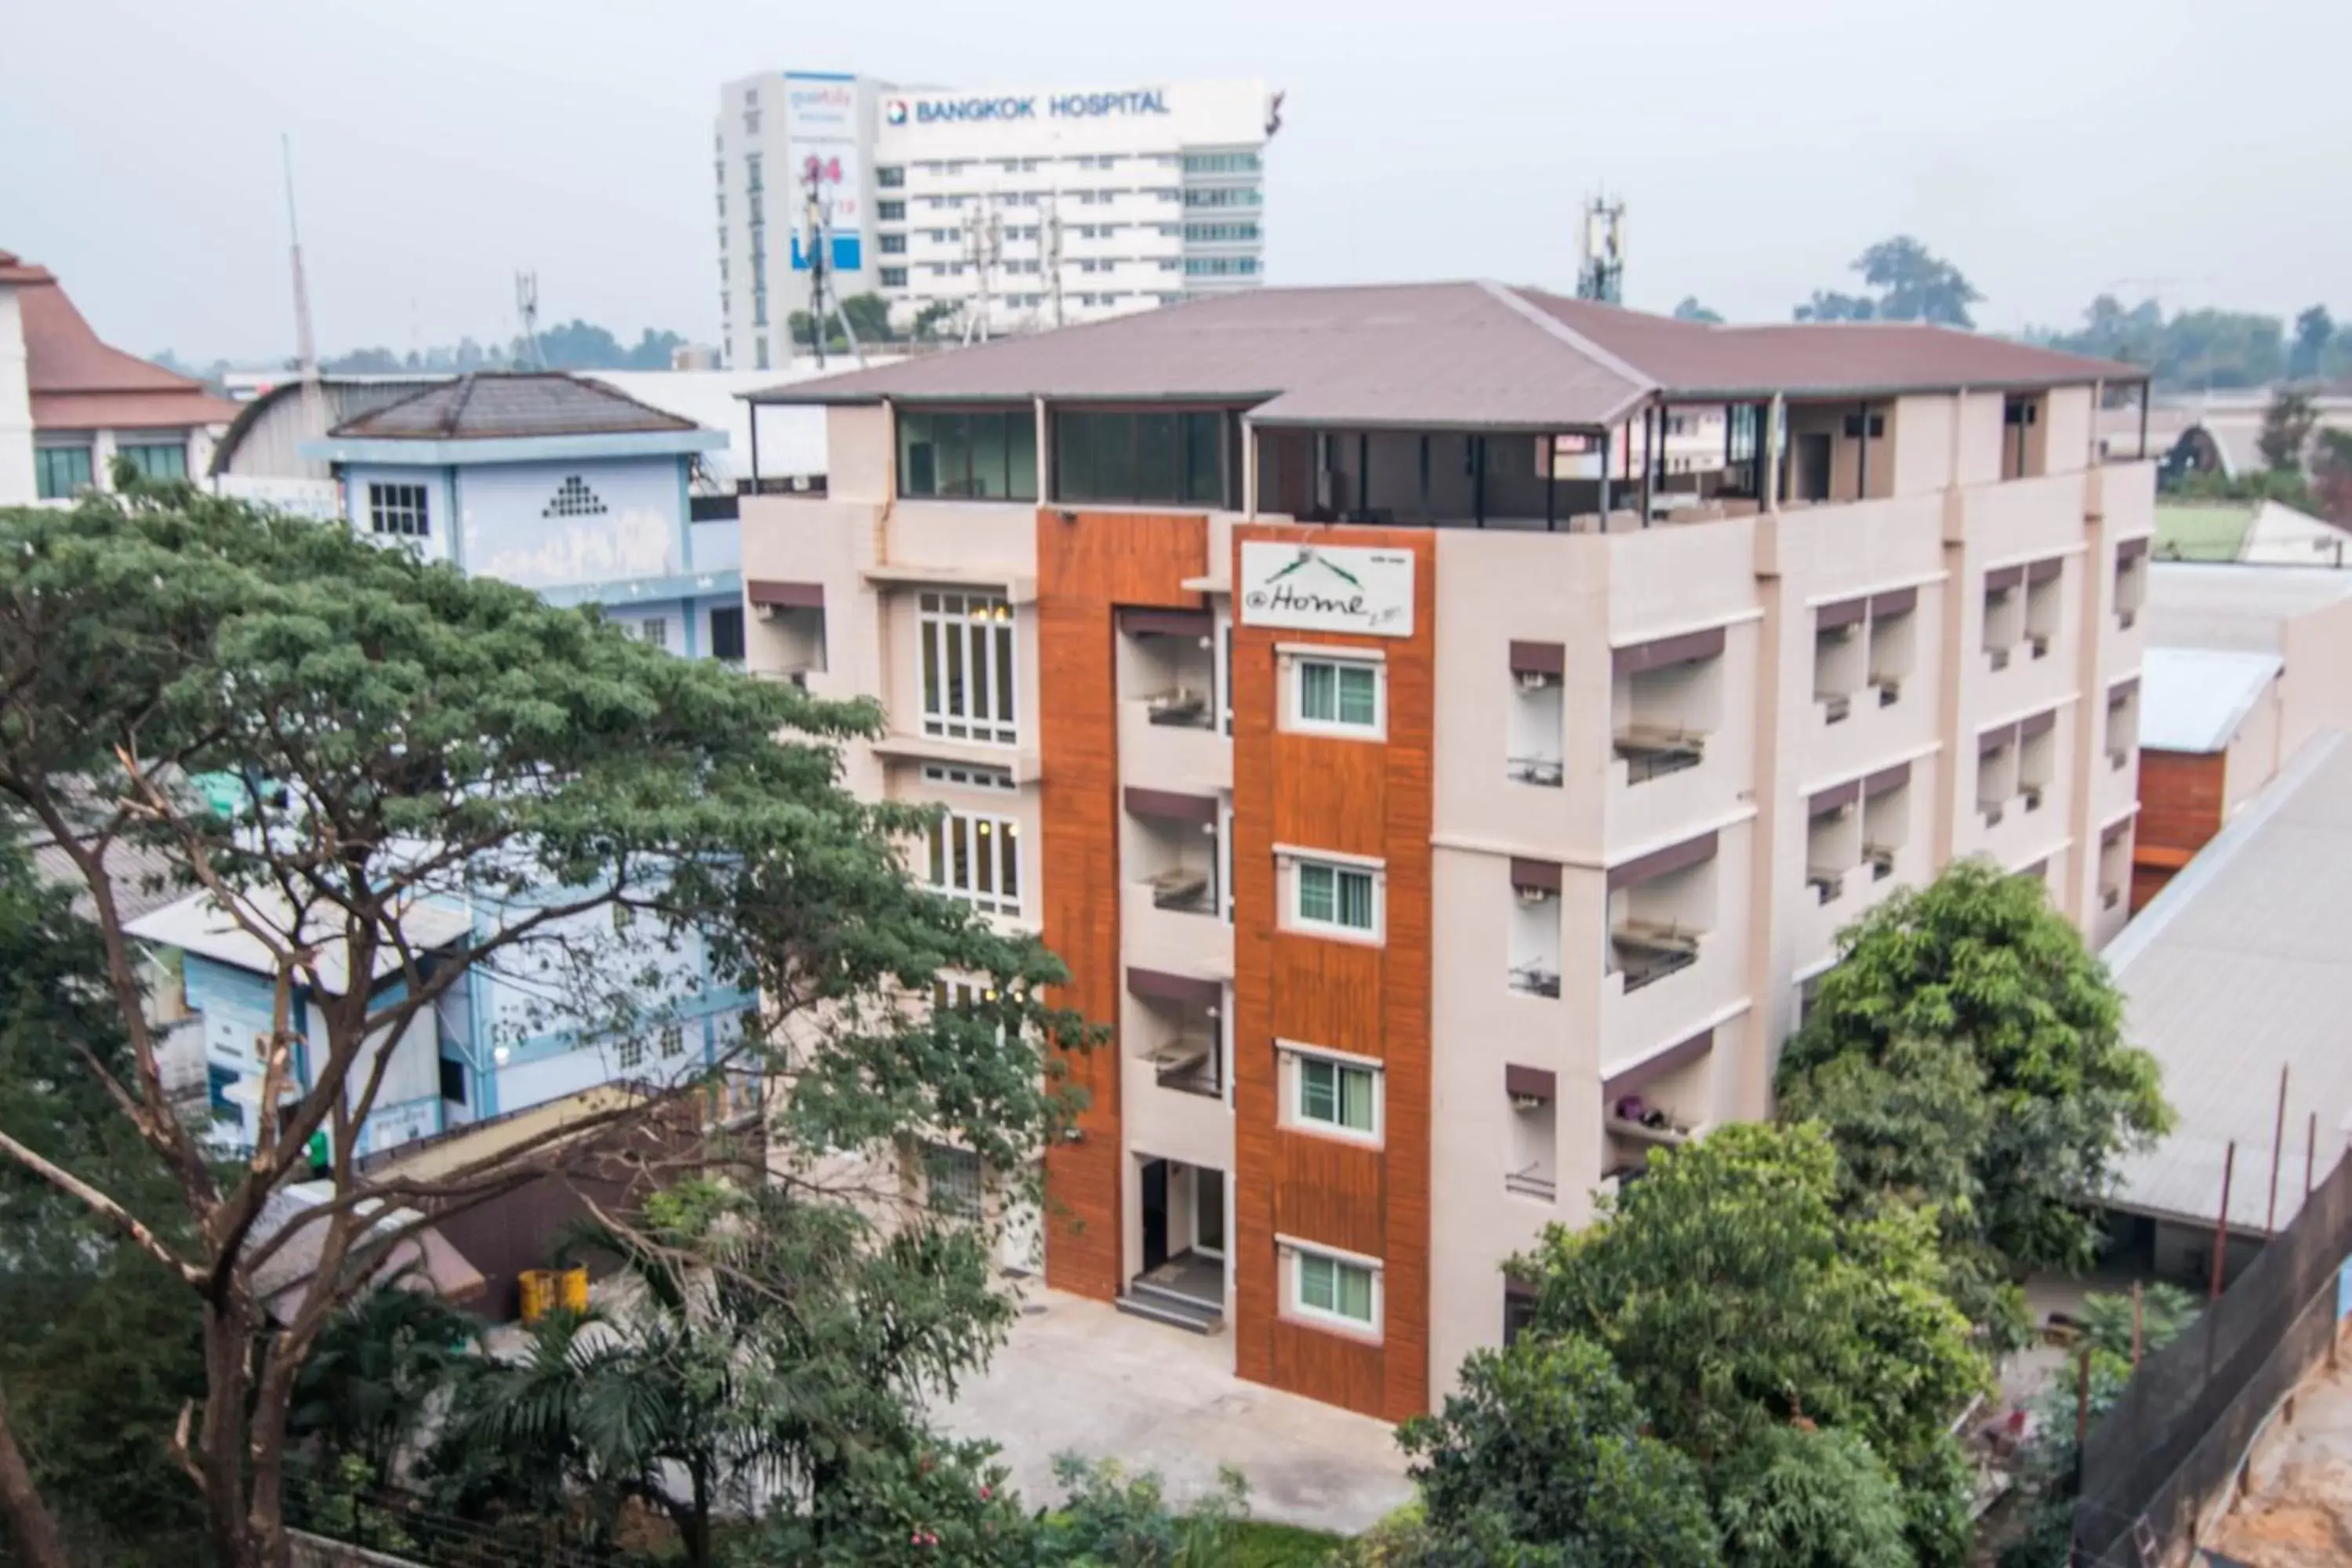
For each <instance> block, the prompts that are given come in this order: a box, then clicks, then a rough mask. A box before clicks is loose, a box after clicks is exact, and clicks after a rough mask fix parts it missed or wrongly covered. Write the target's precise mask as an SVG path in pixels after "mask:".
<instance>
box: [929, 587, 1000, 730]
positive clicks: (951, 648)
mask: <svg viewBox="0 0 2352 1568" xmlns="http://www.w3.org/2000/svg"><path fill="white" fill-rule="evenodd" d="M950 606H952V607H950ZM915 639H916V661H915V662H916V677H915V679H916V682H917V684H918V685H919V687H920V688H921V691H920V693H919V696H920V700H921V704H922V712H923V733H924V734H926V735H936V736H938V737H940V739H942V740H949V741H970V742H973V743H974V744H977V745H982V746H1014V745H1018V744H1020V729H1021V630H1020V623H1019V621H1018V620H1017V619H1016V618H1015V616H1014V615H1013V605H1012V602H1011V601H1010V600H1008V599H1006V598H1005V596H1004V595H1002V594H967V593H961V592H948V591H945V590H940V589H930V588H927V589H924V590H923V591H922V592H921V593H919V594H918V595H916V597H915ZM950 655H952V656H953V658H950ZM950 664H954V665H957V666H960V667H961V669H962V672H963V676H962V682H963V684H962V691H961V702H960V703H957V702H954V701H951V700H950V690H949V682H948V679H947V672H948V669H949V668H950ZM975 699H977V700H975ZM1000 707H1003V708H1004V709H1005V711H1003V712H999V711H998V709H999V708H1000Z"/></svg>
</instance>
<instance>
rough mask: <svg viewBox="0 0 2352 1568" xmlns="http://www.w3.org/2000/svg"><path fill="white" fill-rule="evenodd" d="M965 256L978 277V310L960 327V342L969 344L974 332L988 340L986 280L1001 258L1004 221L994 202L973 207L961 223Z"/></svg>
mask: <svg viewBox="0 0 2352 1568" xmlns="http://www.w3.org/2000/svg"><path fill="white" fill-rule="evenodd" d="M964 254H965V255H966V256H967V257H969V258H971V265H972V268H973V270H975V271H976V272H978V273H979V274H980V310H979V311H978V313H977V314H975V315H973V316H971V317H970V318H969V319H967V320H966V321H965V322H964V324H963V341H964V342H967V343H968V342H971V340H972V335H973V334H974V333H975V332H977V333H978V334H979V337H980V341H981V342H987V341H988V306H989V298H988V279H989V276H990V274H992V272H994V271H995V270H996V268H997V266H998V265H999V264H1000V263H1002V262H1003V259H1004V219H1003V216H1000V215H999V214H998V212H997V210H996V204H995V203H994V202H988V203H986V204H985V205H983V206H980V207H975V208H973V209H972V211H971V216H969V217H967V218H966V219H965V220H964Z"/></svg>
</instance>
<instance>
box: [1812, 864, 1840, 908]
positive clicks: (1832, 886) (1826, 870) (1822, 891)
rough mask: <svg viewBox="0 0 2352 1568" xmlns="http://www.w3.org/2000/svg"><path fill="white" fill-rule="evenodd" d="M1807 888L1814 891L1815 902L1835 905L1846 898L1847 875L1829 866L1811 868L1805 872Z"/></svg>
mask: <svg viewBox="0 0 2352 1568" xmlns="http://www.w3.org/2000/svg"><path fill="white" fill-rule="evenodd" d="M1805 886H1806V887H1808V888H1811V889H1812V890H1813V902H1815V903H1817V904H1833V903H1836V902H1837V901H1838V900H1840V899H1842V898H1843V897H1844V896H1845V873H1844V872H1843V871H1842V870H1838V869H1836V868H1832V867H1828V866H1811V867H1808V868H1806V870H1805Z"/></svg>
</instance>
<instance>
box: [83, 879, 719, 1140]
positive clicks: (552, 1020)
mask: <svg viewBox="0 0 2352 1568" xmlns="http://www.w3.org/2000/svg"><path fill="white" fill-rule="evenodd" d="M243 903H244V906H245V912H246V913H247V916H248V917H250V918H251V919H252V920H253V921H256V922H257V923H258V924H259V925H260V926H261V927H262V928H263V929H265V930H268V931H270V932H271V933H272V934H273V936H276V937H279V938H282V939H286V940H285V943H284V944H285V945H287V946H289V947H290V946H293V945H296V943H295V942H293V940H292V939H294V938H295V937H297V936H299V937H300V938H301V939H302V943H303V944H308V945H314V946H315V947H316V949H317V951H318V960H317V964H316V973H317V985H316V987H315V991H316V992H323V993H326V994H331V995H340V994H344V993H345V992H346V991H347V989H348V988H349V987H350V986H351V985H352V984H354V982H353V980H352V976H351V974H350V973H349V964H348V963H346V962H345V961H344V960H345V949H344V944H343V943H342V942H341V937H340V934H336V935H332V936H327V935H325V934H324V933H321V932H317V931H302V932H299V933H298V932H295V931H292V930H291V929H290V928H291V926H292V924H293V921H292V919H291V916H290V914H289V910H288V906H287V905H286V904H285V902H284V900H281V899H279V898H278V897H276V896H275V895H272V894H269V893H266V892H262V891H258V890H255V891H249V892H247V894H245V895H244V897H243ZM526 913H528V906H526V905H521V904H515V905H507V906H500V905H492V904H481V905H477V906H475V907H472V908H468V907H466V906H464V905H462V904H460V903H458V902H457V901H456V900H434V901H432V902H430V903H420V904H417V905H415V906H413V907H411V908H410V909H409V910H407V911H406V912H405V913H404V915H403V916H402V917H401V927H402V931H403V932H404V935H405V936H406V938H407V940H408V942H410V944H411V945H412V946H413V947H414V948H415V950H416V951H417V952H419V954H420V955H423V956H424V957H425V962H427V963H459V964H462V963H465V962H466V957H465V954H466V952H467V948H468V947H469V946H473V945H476V944H478V943H480V942H484V941H486V940H487V939H488V938H489V937H491V936H492V935H494V934H495V933H496V932H497V931H498V930H499V927H500V924H501V922H502V921H508V920H511V919H517V918H520V916H522V915H524V914H526ZM571 923H573V924H576V926H577V927H578V930H577V931H576V932H574V933H572V934H574V935H575V936H576V938H577V939H578V940H577V942H575V943H572V944H562V945H567V946H570V947H571V948H572V952H573V955H574V957H575V959H577V960H579V961H581V962H587V963H595V962H598V960H599V958H600V957H601V956H603V955H607V954H612V953H614V952H618V951H621V950H624V949H625V950H626V951H627V952H628V962H629V963H633V964H641V963H646V962H647V960H648V957H649V956H654V955H657V959H656V961H657V962H658V963H659V965H660V968H661V970H662V977H661V980H660V982H659V984H656V986H654V987H653V988H652V989H651V990H650V992H649V993H648V994H646V995H645V996H644V997H642V998H641V999H640V1000H639V1002H638V1004H637V1005H638V1009H639V1011H638V1016H637V1017H636V1018H635V1020H634V1021H633V1023H632V1024H631V1025H630V1026H626V1027H620V1028H599V1029H597V1030H596V1031H595V1032H593V1033H590V1032H587V1031H585V1030H583V1028H582V1027H580V1026H579V1024H580V1020H578V1019H577V1018H576V1017H573V1016H567V1008H566V1002H567V1000H568V994H567V987H566V984H565V978H564V976H563V975H562V973H558V972H556V970H555V969H554V968H553V967H552V964H551V962H550V961H548V960H546V959H544V958H542V959H540V960H536V961H534V960H533V959H531V958H530V957H528V956H526V955H524V954H522V953H520V952H515V951H511V950H510V951H509V952H508V953H507V954H506V955H505V957H504V960H503V962H502V963H500V964H499V969H498V971H497V973H492V972H491V971H489V970H488V969H487V968H484V967H482V966H475V967H473V968H471V969H470V970H468V972H467V973H466V974H465V976H464V977H463V978H462V980H461V981H460V982H459V983H458V984H455V985H452V986H451V987H450V988H449V989H448V990H447V991H446V993H444V994H443V995H442V996H441V998H440V999H439V1000H438V1002H437V1003H436V1005H434V1006H433V1007H432V1008H430V1009H426V1010H423V1011H420V1012H419V1013H418V1014H417V1015H416V1016H415V1017H414V1018H412V1019H411V1020H410V1022H409V1024H408V1026H407V1027H406V1028H405V1029H404V1031H403V1032H402V1034H401V1035H400V1037H399V1038H397V1039H394V1040H390V1041H387V1042H384V1043H383V1047H382V1048H383V1049H385V1050H386V1051H387V1053H388V1056H389V1060H388V1062H387V1064H386V1067H385V1070H384V1074H383V1083H382V1085H381V1087H380V1088H379V1089H378V1090H377V1093H376V1098H375V1102H374V1105H373V1108H372V1109H371V1111H370V1114H369V1116H368V1118H367V1121H365V1122H364V1123H363V1124H362V1127H361V1129H360V1133H359V1141H358V1149H357V1151H356V1152H358V1153H360V1154H373V1153H377V1152H382V1151H383V1150H386V1149H390V1148H394V1147H396V1146H398V1145H399V1144H402V1143H405V1142H409V1141H411V1140H413V1139H416V1138H425V1137H431V1136H433V1135H435V1134H436V1133H440V1132H445V1131H450V1130H452V1129H455V1128H458V1127H462V1126H464V1125H466V1124H467V1123H468V1122H472V1121H483V1120H486V1119H488V1118H490V1117H495V1116H500V1115H506V1114H510V1113H512V1112H515V1111H518V1110H528V1109H530V1107H532V1106H535V1105H543V1104H545V1103H547V1102H548V1101H550V1100H560V1099H562V1098H563V1097H564V1096H566V1095H572V1094H576V1093H578V1092H580V1091H581V1090H583V1089H593V1088H594V1087H595V1086H596V1085H598V1084H603V1083H609V1082H613V1081H614V1080H616V1079H625V1080H630V1081H635V1082H642V1083H674V1082H677V1081H680V1080H683V1079H689V1078H697V1077H700V1076H703V1075H704V1074H706V1073H707V1072H708V1071H709V1069H710V1068H712V1067H713V1066H714V1065H715V1064H717V1063H718V1062H719V1061H720V1060H721V1059H722V1058H724V1057H726V1056H727V1055H728V1054H729V1053H730V1051H731V1050H732V1048H733V1047H734V1046H735V1044H736V1043H737V1042H738V1041H739V1040H740V1038H741V1037H742V1030H743V1026H744V1023H745V1021H746V1016H747V1014H748V1013H749V1011H750V1010H751V1007H752V1006H753V1005H755V1001H756V998H755V997H754V995H753V994H751V992H748V991H739V990H734V989H731V988H728V987H723V986H719V985H717V984H713V983H712V981H711V977H710V974H709V966H708V963H707V960H706V957H705V954H704V952H703V949H702V945H701V943H700V942H699V940H698V938H697V937H696V936H695V935H694V933H692V932H690V931H687V932H681V933H679V937H678V941H677V946H676V951H674V952H667V951H662V944H661V943H660V942H657V941H656V940H654V939H655V938H656V936H657V935H658V934H659V933H656V932H652V931H647V932H645V933H643V940H638V939H636V936H635V933H631V934H630V935H629V936H626V937H624V936H623V935H621V933H620V932H618V931H616V930H615V929H614V926H613V923H612V919H611V916H610V915H609V914H607V913H605V912H604V911H597V912H595V913H593V914H583V915H581V916H578V917H575V918H574V921H573V922H571ZM128 929H129V931H130V932H131V935H133V936H136V937H138V938H140V939H141V940H142V941H144V942H148V943H149V944H150V945H151V946H152V947H153V948H155V949H157V950H160V951H162V952H169V953H172V954H173V955H175V959H176V962H175V964H174V965H173V966H172V967H176V969H177V971H178V973H179V974H180V977H181V988H182V995H181V998H180V999H181V1000H182V1001H184V1004H185V1006H186V1008H187V1010H188V1012H189V1013H191V1014H192V1015H194V1016H197V1017H199V1018H201V1019H202V1023H203V1036H204V1060H205V1072H206V1074H207V1075H208V1078H209V1080H210V1092H211V1100H212V1110H213V1119H214V1121H215V1125H216V1127H217V1128H218V1129H219V1132H220V1137H221V1139H222V1141H223V1142H226V1143H231V1144H238V1145H244V1144H249V1143H250V1142H252V1140H253V1132H254V1127H255V1120H256V1114H257V1109H258V1107H259V1104H260V1097H261V1094H262V1090H263V1079H264V1075H265V1071H266V1068H267V1058H268V1046H269V1042H270V1039H271V1029H272V1025H271V1018H272V1013H273V1009H274V1007H275V1005H276V1000H277V984H278V972H277V966H276V963H275V961H274V960H273V958H272V957H271V955H270V952H269V951H268V948H266V947H265V946H264V945H263V944H262V943H261V942H258V941H257V940H255V938H254V937H253V935H252V934H251V933H250V931H248V930H247V928H246V927H245V925H244V924H243V923H241V922H240V921H236V920H235V919H233V918H231V917H230V915H229V914H228V913H227V912H226V911H225V910H223V909H222V908H221V907H220V905H219V904H218V903H217V902H215V900H214V898H213V896H212V895H211V894H210V893H195V894H191V895H189V896H188V897H186V898H183V899H181V900H178V901H176V902H174V903H171V904H167V905H165V906H163V908H161V909H158V910H152V911H150V912H149V913H147V914H144V915H142V916H141V917H139V918H138V919H137V920H135V921H131V922H130V925H129V927H128ZM366 984H367V986H368V993H369V999H370V1004H371V1007H372V1009H382V1008H384V1007H389V1006H391V1005H394V1004H396V1003H397V1002H398V1001H399V1000H400V995H401V990H400V988H401V985H402V980H401V977H400V973H399V969H398V960H397V958H396V957H395V956H394V955H393V954H391V953H390V952H386V953H384V954H381V955H379V961H378V964H377V972H376V973H374V974H373V976H370V977H369V978H368V980H367V982H366ZM319 1000H320V997H319V996H318V995H317V994H314V987H313V986H312V985H311V984H309V983H308V981H307V980H306V979H304V978H301V977H299V976H298V977H297V979H296V980H295V982H294V984H292V985H291V986H290V995H289V1003H290V1005H289V1029H290V1030H291V1032H292V1034H293V1035H294V1036H295V1037H296V1043H295V1046H294V1049H293V1052H292V1060H291V1062H290V1064H289V1068H290V1078H291V1081H290V1083H289V1086H288V1090H287V1092H288V1093H289V1095H290V1094H294V1093H299V1092H300V1091H301V1090H303V1089H307V1088H308V1087H309V1085H310V1082H311V1079H310V1071H311V1064H312V1062H313V1060H314V1059H316V1058H318V1057H319V1056H320V1054H321V1053H322V1052H323V1051H324V1050H325V1048H326V1039H325V1036H324V1032H323V1030H322V1029H321V1028H320V1025H319V1019H318V1015H317V1013H316V1009H315V1004H316V1003H317V1002H318V1001H319ZM372 1065H373V1058H364V1059H363V1060H362V1064H361V1065H360V1066H359V1067H358V1068H355V1069H354V1071H353V1074H352V1082H353V1084H354V1088H355V1091H356V1085H357V1084H358V1083H360V1082H362V1081H364V1079H365V1078H366V1076H367V1073H368V1071H369V1070H371V1069H372Z"/></svg>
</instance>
